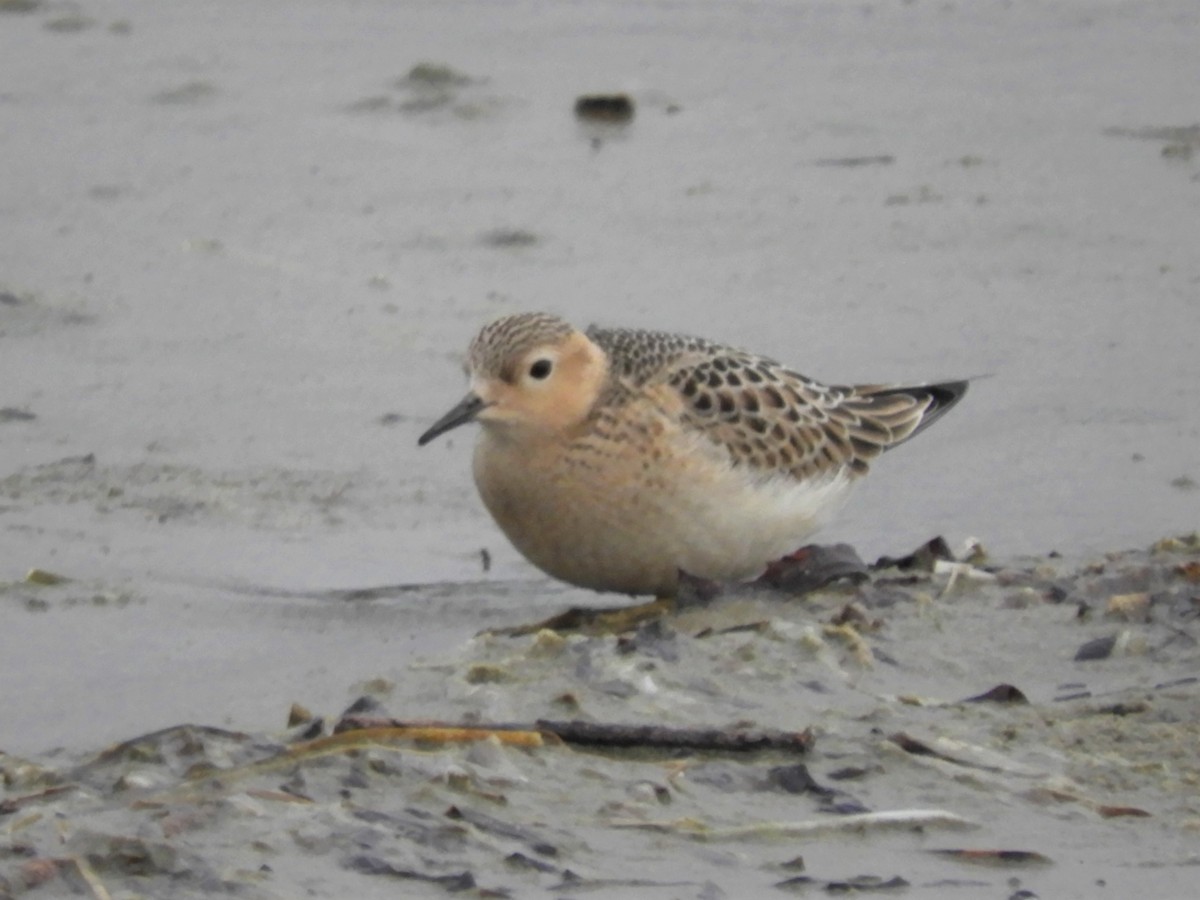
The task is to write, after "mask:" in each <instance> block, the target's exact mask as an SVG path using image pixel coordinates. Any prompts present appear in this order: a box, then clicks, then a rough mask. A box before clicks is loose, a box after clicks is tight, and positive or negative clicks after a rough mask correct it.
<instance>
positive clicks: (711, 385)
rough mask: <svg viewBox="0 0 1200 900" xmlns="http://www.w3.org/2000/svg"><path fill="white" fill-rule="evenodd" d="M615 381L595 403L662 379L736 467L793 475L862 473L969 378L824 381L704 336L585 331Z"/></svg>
mask: <svg viewBox="0 0 1200 900" xmlns="http://www.w3.org/2000/svg"><path fill="white" fill-rule="evenodd" d="M587 336H588V337H589V338H590V339H591V340H592V341H594V342H595V343H596V344H597V345H598V346H599V347H600V348H601V349H603V350H604V351H605V353H606V354H608V357H609V366H610V374H611V376H612V384H611V386H610V389H609V391H608V392H607V393H606V395H605V396H603V397H602V398H601V404H606V403H607V404H611V403H620V402H623V401H624V400H626V399H628V398H631V397H632V396H633V391H632V390H630V389H631V388H641V387H645V386H650V385H653V384H656V383H657V384H669V385H670V386H671V387H672V388H674V389H675V390H676V391H677V392H678V394H679V397H680V399H681V400H682V401H683V404H684V412H683V420H684V422H685V423H686V424H687V425H689V426H690V427H693V428H695V429H697V430H698V431H700V432H701V433H703V434H705V435H706V436H707V437H709V438H710V439H711V440H712V441H713V442H715V443H716V444H718V445H719V446H721V447H723V448H724V449H725V450H726V451H727V452H728V453H729V456H730V459H731V460H732V462H733V463H734V465H737V466H746V467H749V468H751V469H754V470H757V471H761V472H763V473H764V474H766V473H779V474H790V475H791V476H793V477H794V478H797V479H807V478H813V477H820V476H822V475H833V474H835V473H837V472H840V471H847V472H850V473H852V474H863V473H865V472H866V471H867V469H868V467H869V464H870V462H871V460H873V459H875V458H876V457H877V456H879V454H881V453H882V452H883V451H885V450H887V449H890V448H891V447H894V446H896V445H897V444H900V443H901V442H903V441H905V440H907V439H909V438H910V437H912V436H913V435H915V434H916V433H917V432H919V431H920V430H921V429H923V428H925V427H927V426H928V425H929V424H931V423H932V422H933V421H934V420H935V419H936V418H938V417H939V416H941V415H942V414H943V413H945V412H946V411H947V410H948V409H949V408H950V407H951V406H953V405H954V404H955V403H957V402H958V401H959V400H960V399H961V398H962V396H963V394H965V393H966V389H967V383H966V382H965V381H962V382H949V383H946V384H940V385H924V386H918V387H894V386H887V385H859V386H827V385H823V384H820V383H819V382H816V381H813V380H812V379H811V378H806V377H805V376H803V375H800V374H799V373H797V372H793V371H791V370H790V369H788V368H786V367H785V366H783V365H781V364H780V363H778V362H776V361H775V360H773V359H769V358H766V357H762V356H756V355H754V354H751V353H747V352H745V351H742V350H737V349H734V348H731V347H725V346H722V345H720V344H715V343H713V342H711V341H706V340H703V339H702V338H694V337H687V336H685V335H676V334H668V333H664V332H654V331H637V330H633V329H604V328H596V327H594V326H593V327H592V328H590V329H588V332H587Z"/></svg>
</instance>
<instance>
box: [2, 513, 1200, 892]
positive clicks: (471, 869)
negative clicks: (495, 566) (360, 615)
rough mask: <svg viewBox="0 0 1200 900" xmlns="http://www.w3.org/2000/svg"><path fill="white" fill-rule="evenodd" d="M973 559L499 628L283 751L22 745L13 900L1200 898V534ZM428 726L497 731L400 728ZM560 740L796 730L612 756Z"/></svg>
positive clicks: (205, 738) (58, 591)
mask: <svg viewBox="0 0 1200 900" xmlns="http://www.w3.org/2000/svg"><path fill="white" fill-rule="evenodd" d="M972 560H973V564H972V563H966V562H952V561H947V560H940V561H937V560H935V559H934V558H932V557H930V556H927V555H921V554H918V556H916V557H913V558H907V559H905V560H901V561H898V562H896V564H894V565H886V564H885V565H884V566H883V567H881V568H874V569H872V570H871V571H870V573H869V574H865V575H864V574H863V572H864V571H865V570H863V571H860V572H859V573H858V574H857V575H856V576H855V577H854V578H848V579H839V580H837V581H835V582H834V583H833V584H832V585H829V586H827V587H825V588H822V589H819V590H816V591H814V592H810V593H807V594H806V595H804V596H802V597H800V596H791V595H788V594H787V593H786V592H784V591H781V590H778V589H772V588H766V587H763V586H761V585H757V586H741V587H737V588H729V589H726V591H725V592H724V593H722V594H721V595H719V596H718V597H716V598H714V599H710V600H708V601H707V602H703V603H694V604H693V605H691V606H690V607H688V608H685V609H684V610H682V611H680V612H678V613H676V614H673V615H670V616H668V617H667V618H665V619H663V620H660V621H656V622H652V623H650V624H648V625H644V626H642V627H641V628H640V629H639V630H637V631H636V632H633V633H630V634H625V635H621V636H612V635H608V636H586V635H560V634H557V633H554V632H549V631H542V632H539V633H537V634H533V635H530V636H526V637H519V638H514V637H503V636H497V635H492V634H481V635H479V636H477V637H476V638H474V639H472V640H470V641H469V642H467V643H466V644H465V645H462V646H460V647H459V648H458V649H457V650H454V651H452V652H445V653H431V654H428V655H424V656H421V657H420V658H418V659H417V660H416V661H414V662H412V663H410V664H409V665H407V666H404V667H403V668H402V669H401V670H399V671H398V672H394V673H392V674H391V675H389V676H386V677H385V676H380V677H377V678H374V679H370V680H368V681H366V682H364V683H362V684H359V685H357V686H353V687H349V686H348V695H349V694H352V693H354V692H355V691H361V692H362V695H361V696H360V697H359V698H358V700H357V701H355V702H354V703H353V704H352V705H351V706H350V708H349V709H348V710H347V711H346V713H345V714H344V715H342V716H340V717H339V713H338V710H336V709H321V710H317V711H316V712H315V713H314V712H309V711H307V710H304V709H298V708H297V709H293V710H292V713H291V715H292V722H291V724H290V726H289V727H288V728H286V729H285V728H284V727H283V724H284V719H285V717H286V714H287V711H286V710H282V709H281V710H279V715H278V717H277V718H276V719H275V720H274V721H272V720H264V721H262V722H260V723H258V725H257V726H256V727H254V728H251V729H248V730H230V729H228V728H221V727H213V726H212V725H210V724H206V723H203V722H196V723H188V724H180V725H178V726H177V727H171V728H166V729H162V730H159V731H156V732H153V733H151V734H147V735H129V736H127V738H128V739H127V740H125V741H122V742H120V743H118V744H115V745H113V746H109V747H107V748H91V749H87V748H74V749H70V750H66V749H64V750H60V751H57V752H53V753H46V754H40V755H35V756H33V757H31V758H22V757H19V756H15V755H10V754H5V755H3V756H0V772H2V773H3V778H4V794H3V799H2V800H0V839H2V843H0V896H14V897H15V896H24V895H26V894H27V893H28V894H29V895H30V896H52V895H53V896H57V895H62V894H66V893H69V892H76V893H79V894H83V895H88V894H89V892H90V895H91V896H95V897H113V898H132V897H151V896H152V897H201V896H221V895H230V896H239V897H252V898H283V897H295V896H300V895H303V894H309V895H317V896H356V897H364V898H365V897H376V896H378V897H384V896H395V894H396V892H397V891H403V892H404V895H405V896H421V897H426V896H427V897H441V896H446V895H449V894H459V895H467V896H487V897H527V896H556V897H569V896H600V897H623V898H635V897H664V898H668V897H671V898H673V897H696V898H720V897H758V896H768V897H769V896H781V897H782V896H788V895H789V894H791V893H796V892H799V893H805V892H811V893H815V894H818V895H820V894H824V893H860V892H861V893H873V892H884V893H890V892H899V891H903V892H904V895H905V896H914V897H931V898H932V897H981V898H983V897H1033V896H1041V897H1080V898H1083V897H1095V896H1130V895H1132V894H1134V893H1147V894H1149V895H1151V896H1156V897H1185V896H1190V892H1191V887H1190V886H1191V885H1193V884H1194V880H1195V877H1196V866H1197V865H1200V852H1198V851H1197V849H1196V848H1197V846H1198V845H1197V832H1198V831H1200V754H1197V751H1196V747H1197V746H1198V743H1200V723H1198V722H1197V718H1196V714H1195V713H1196V709H1197V703H1198V702H1200V644H1198V640H1197V622H1198V619H1200V539H1198V538H1197V537H1196V536H1194V535H1193V536H1191V537H1189V538H1182V539H1170V540H1164V541H1160V542H1159V543H1158V544H1156V545H1155V546H1154V547H1153V548H1151V549H1149V550H1147V551H1138V552H1127V553H1114V554H1109V555H1107V556H1105V557H1102V558H1098V559H1096V560H1093V561H1090V562H1087V563H1086V564H1083V565H1079V564H1072V563H1067V562H1065V561H1063V560H1061V559H1060V558H1055V557H1047V558H1043V559H1034V560H1024V561H1018V562H1011V563H1004V562H999V563H996V562H991V561H987V560H986V559H985V558H983V557H982V556H981V554H980V553H979V552H978V551H976V552H975V553H974V554H973V557H972ZM43 580H49V579H43ZM529 589H531V590H535V589H536V587H535V586H530V588H529ZM416 590H420V589H416ZM425 590H428V589H425ZM516 590H517V591H520V590H521V588H520V587H519V586H518V587H517V589H516ZM464 591H466V592H468V593H470V594H471V595H472V597H473V599H474V600H475V602H476V603H478V602H480V600H481V598H479V597H478V588H477V587H473V588H467V587H462V588H456V587H454V586H444V587H443V589H442V591H441V594H442V599H443V600H451V601H452V598H453V596H455V595H456V594H460V593H462V592H464ZM406 592H407V591H406V590H391V591H389V590H386V589H384V590H379V591H376V592H358V593H356V594H354V595H353V596H351V595H348V594H347V593H345V592H343V593H339V594H330V595H327V596H326V597H324V599H323V600H321V601H319V602H323V603H326V604H331V605H336V606H340V607H342V608H346V605H347V604H356V603H357V604H369V605H370V606H371V607H372V608H378V609H386V608H388V607H403V605H404V604H403V597H402V596H400V595H401V594H404V593H406ZM71 597H72V589H71V587H70V585H69V584H57V585H55V584H32V583H28V582H27V583H23V584H19V585H10V586H8V587H7V588H6V589H5V591H4V595H3V599H4V601H5V603H6V604H9V605H11V604H23V605H24V607H25V608H26V612H25V613H24V614H25V615H29V616H37V615H42V614H45V612H46V611H47V610H48V609H52V608H54V607H56V606H62V605H63V604H67V605H71V604H72V603H73V602H74V601H72V600H71ZM506 599H508V598H506ZM482 602H484V603H487V602H488V601H487V600H486V599H482ZM409 615H411V610H410V611H409ZM506 618H508V617H507V616H500V617H498V619H499V620H498V621H497V622H496V624H498V625H501V624H518V623H516V622H514V621H511V619H509V620H508V621H504V620H505V619H506ZM393 624H396V623H393ZM300 699H303V698H300ZM431 721H433V722H437V723H442V724H446V725H455V726H465V727H471V728H475V729H482V732H479V733H473V734H472V735H471V737H473V738H478V739H473V740H466V741H461V742H460V741H458V740H453V739H452V740H446V739H445V738H446V737H447V735H446V734H445V733H431V732H421V733H414V732H411V731H409V732H401V731H398V730H397V729H396V726H397V725H398V724H400V723H401V722H403V723H407V724H410V725H412V724H417V725H426V724H428V723H430V722H431ZM553 722H577V723H589V724H590V725H592V726H596V727H604V726H655V727H657V728H659V729H661V730H663V731H664V732H668V733H669V732H671V731H672V730H681V729H718V730H719V731H721V732H723V733H725V734H726V735H727V736H734V737H737V736H739V735H746V734H754V733H756V732H758V731H763V730H767V731H783V732H790V733H795V734H796V735H797V738H796V740H795V743H794V746H793V744H791V743H788V744H786V746H787V747H789V748H791V749H783V750H781V749H774V750H770V749H768V750H754V749H753V748H748V749H745V750H742V751H731V750H725V751H712V750H705V749H697V748H688V747H684V748H674V749H663V748H661V747H645V746H643V747H638V746H634V747H625V748H620V747H611V746H588V745H581V744H577V743H560V742H559V741H557V740H556V739H555V738H554V736H553V734H552V732H553V731H554V730H555V726H553V725H552V724H550V723H553ZM539 723H542V724H539ZM493 725H494V726H498V727H499V730H494V729H489V726H493ZM335 732H336V734H335ZM530 743H532V744H533V746H530V745H529V744H530ZM635 743H636V741H635Z"/></svg>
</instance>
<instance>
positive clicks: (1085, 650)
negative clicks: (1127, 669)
mask: <svg viewBox="0 0 1200 900" xmlns="http://www.w3.org/2000/svg"><path fill="white" fill-rule="evenodd" d="M1116 644H1117V636H1116V635H1115V634H1113V635H1109V636H1108V637H1102V638H1096V639H1095V640H1094V641H1088V642H1087V643H1086V644H1084V645H1083V646H1082V647H1080V648H1079V649H1078V650H1076V651H1075V661H1076V662H1084V661H1086V660H1093V659H1108V658H1109V657H1110V656H1112V652H1113V647H1115V646H1116Z"/></svg>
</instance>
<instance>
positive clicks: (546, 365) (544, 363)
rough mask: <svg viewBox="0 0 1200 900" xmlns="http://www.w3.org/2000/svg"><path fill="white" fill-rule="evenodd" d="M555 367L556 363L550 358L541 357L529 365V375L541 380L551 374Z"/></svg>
mask: <svg viewBox="0 0 1200 900" xmlns="http://www.w3.org/2000/svg"><path fill="white" fill-rule="evenodd" d="M553 368H554V364H553V363H552V362H550V360H548V359H539V360H536V361H535V362H534V364H533V365H532V366H530V367H529V377H530V378H536V379H537V380H538V381H541V380H542V379H543V378H548V377H549V376H550V370H551V369H553Z"/></svg>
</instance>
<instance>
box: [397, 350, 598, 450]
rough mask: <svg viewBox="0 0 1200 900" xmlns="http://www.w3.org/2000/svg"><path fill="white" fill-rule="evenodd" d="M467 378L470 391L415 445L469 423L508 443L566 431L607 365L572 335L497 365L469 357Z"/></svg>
mask: <svg viewBox="0 0 1200 900" xmlns="http://www.w3.org/2000/svg"><path fill="white" fill-rule="evenodd" d="M467 375H468V377H469V378H470V382H471V390H470V392H469V393H468V394H467V396H466V397H465V398H464V399H463V400H462V402H461V403H459V404H458V405H457V406H456V407H454V409H452V410H451V411H450V412H448V413H447V414H446V415H445V416H443V417H442V418H441V419H439V420H438V421H437V422H436V423H435V424H434V425H433V427H432V428H430V429H429V430H428V431H426V432H425V434H423V435H421V438H420V441H419V443H420V444H422V445H423V444H427V443H429V441H431V440H433V439H434V438H435V437H437V436H438V435H440V434H444V433H445V432H447V431H449V430H451V429H452V428H457V427H458V426H459V425H465V424H466V423H467V422H471V421H478V422H480V423H481V424H482V425H484V427H487V428H491V429H494V430H495V432H496V433H497V434H503V435H505V436H506V437H508V438H510V439H514V440H520V439H522V438H523V437H527V436H544V435H545V434H546V433H547V432H551V433H556V432H563V431H568V430H570V429H571V428H573V427H575V426H577V425H579V424H580V423H582V422H583V421H584V420H585V419H586V418H587V416H588V414H589V413H590V412H591V409H592V406H593V404H594V403H595V402H596V398H597V397H598V396H599V395H600V391H601V389H602V388H603V386H604V382H605V379H606V378H607V376H608V362H607V360H606V358H605V356H604V351H602V350H601V349H600V348H599V347H597V346H596V345H595V344H594V343H592V342H591V341H590V340H589V339H588V338H587V336H586V335H584V334H583V333H582V332H579V331H574V332H571V333H570V334H568V335H566V336H565V337H562V338H558V339H556V340H553V341H548V342H546V343H542V344H536V345H534V346H533V347H530V348H528V349H523V350H520V351H518V352H515V353H513V354H512V355H509V356H502V357H500V358H499V360H497V359H496V358H495V357H494V356H483V355H480V356H478V357H477V356H476V355H475V354H472V358H471V359H469V360H468V361H467Z"/></svg>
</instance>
